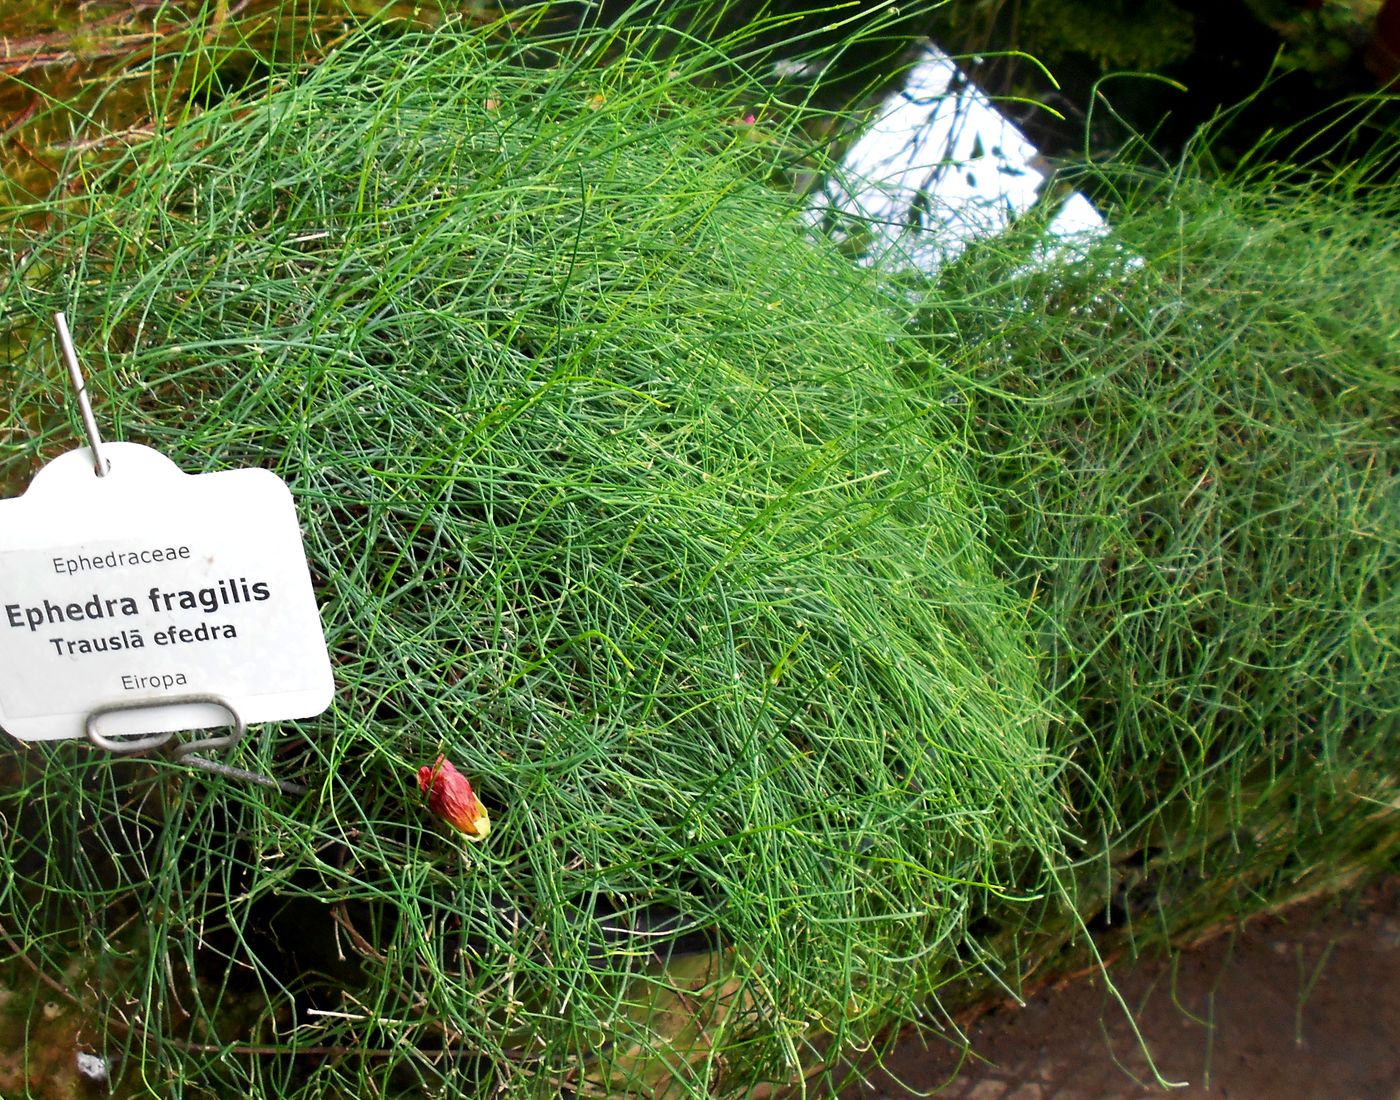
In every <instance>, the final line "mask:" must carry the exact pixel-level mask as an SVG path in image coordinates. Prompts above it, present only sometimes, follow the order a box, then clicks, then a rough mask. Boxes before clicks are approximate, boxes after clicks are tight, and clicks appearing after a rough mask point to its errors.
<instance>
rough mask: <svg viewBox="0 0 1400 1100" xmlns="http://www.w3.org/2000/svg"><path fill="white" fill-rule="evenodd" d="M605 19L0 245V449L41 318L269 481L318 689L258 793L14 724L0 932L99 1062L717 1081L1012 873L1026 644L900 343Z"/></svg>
mask: <svg viewBox="0 0 1400 1100" xmlns="http://www.w3.org/2000/svg"><path fill="white" fill-rule="evenodd" d="M608 44H609V45H610V46H613V47H615V46H616V45H617V43H616V42H611V43H608ZM601 45H602V43H600V42H599V41H595V40H593V39H590V38H588V37H587V36H580V37H577V38H573V39H569V40H567V41H565V42H561V43H551V42H550V41H548V40H545V39H533V40H530V41H528V42H524V43H521V44H520V45H519V46H517V47H515V48H513V49H512V48H509V47H504V48H503V47H502V45H501V43H500V42H499V41H493V40H492V39H490V38H489V37H488V36H487V35H486V34H485V33H483V32H461V31H456V30H452V29H444V30H440V31H438V32H437V33H435V34H432V35H422V36H420V35H407V36H404V37H401V38H398V39H395V40H393V41H390V42H373V41H360V42H358V43H355V44H352V45H351V46H348V47H346V48H344V49H342V50H340V51H338V52H336V53H334V54H332V55H331V56H330V58H329V59H328V60H327V61H326V62H324V63H323V64H322V65H321V66H320V67H319V68H317V69H316V70H314V71H313V72H310V73H309V74H301V75H298V76H297V77H296V78H295V79H292V80H290V81H289V82H288V83H286V84H285V85H284V86H281V87H277V88H274V89H273V90H272V91H271V92H270V93H269V94H267V95H266V96H265V97H250V98H249V99H247V100H244V101H229V102H226V103H224V104H221V105H218V106H215V107H213V108H211V109H209V110H207V111H205V112H203V113H200V114H197V115H195V116H193V117H191V118H190V119H188V120H187V121H185V122H184V123H182V124H180V125H178V126H175V127H173V128H171V129H169V130H167V131H165V132H161V133H158V134H157V135H155V136H153V137H151V138H150V139H148V140H142V141H139V142H138V143H136V144H135V145H133V146H132V147H131V148H130V149H129V150H128V151H127V152H126V153H125V154H124V155H123V156H122V157H121V158H120V160H119V161H118V162H117V163H115V164H113V163H110V162H98V164H99V167H98V168H94V169H92V170H91V171H92V172H93V173H95V174H94V175H93V176H92V177H91V178H89V179H88V180H87V187H86V189H85V191H84V192H83V193H82V194H80V195H78V196H76V197H75V196H73V195H70V194H65V193H60V194H59V195H58V196H57V198H56V199H55V200H54V201H53V202H52V203H51V204H49V205H47V206H45V207H43V208H42V209H39V210H28V211H24V212H22V216H21V217H20V218H17V219H16V223H15V224H14V225H13V226H12V227H11V229H12V232H13V233H14V234H16V235H17V239H20V240H21V241H22V244H21V245H20V247H18V248H17V249H16V250H15V251H14V253H13V259H12V263H11V266H10V269H9V270H8V271H7V272H6V273H5V276H4V280H3V287H2V288H0V310H2V311H3V315H4V318H5V331H6V334H7V337H8V340H9V342H10V352H11V359H12V362H13V363H14V370H15V371H16V375H17V382H16V384H15V387H14V390H13V393H12V395H11V401H12V406H13V411H14V413H15V415H16V417H17V418H19V419H20V420H21V421H22V422H23V423H25V424H26V426H27V429H28V430H27V433H26V434H25V436H24V437H23V438H22V439H14V440H11V442H10V444H9V445H8V448H7V451H6V453H5V454H4V456H3V458H4V461H5V463H6V468H5V469H6V473H7V475H8V476H10V477H11V478H12V479H17V478H19V477H21V476H22V475H23V474H24V473H25V472H27V471H28V470H29V469H30V468H32V466H33V465H34V464H35V463H36V462H37V461H38V460H39V458H41V457H42V456H51V455H52V454H54V453H56V452H57V451H59V450H63V449H66V448H67V447H69V446H70V445H71V440H72V438H73V436H72V429H71V426H70V424H69V423H68V422H67V421H66V419H65V418H63V417H61V416H55V415H54V411H53V407H52V403H53V401H54V388H53V384H52V381H51V380H52V377H53V374H52V372H53V370H54V369H55V365H56V358H55V353H54V348H53V346H52V342H51V339H50V337H49V335H48V326H49V320H48V318H49V315H50V313H51V312H52V311H53V310H55V309H57V308H66V309H67V310H68V312H69V315H70V317H71V318H72V319H73V321H74V323H75V325H76V326H77V328H78V329H79V331H80V332H81V333H82V340H81V342H82V343H83V345H84V346H85V347H86V349H87V362H88V366H89V368H90V371H91V373H92V375H93V380H92V382H93V389H94V390H95V392H96V393H98V394H99V395H100V397H99V405H100V408H101V410H102V414H103V416H104V419H106V420H107V421H108V422H109V423H110V425H111V430H112V434H113V435H115V436H116V437H118V438H121V439H125V440H128V441H135V442H142V443H147V444H149V445H151V446H154V447H156V448H158V449H160V450H161V451H163V452H164V453H166V454H167V455H169V456H170V457H171V458H173V459H174V460H175V461H176V462H177V463H179V464H180V465H181V466H182V467H183V468H185V469H186V470H188V471H190V472H198V471H202V470H214V469H223V468H229V467H240V466H246V465H257V466H265V467H268V468H271V469H274V470H276V471H278V472H279V473H281V474H282V475H283V476H284V477H285V478H286V479H287V481H288V482H289V483H290V485H291V487H292V490H293V493H294V495H295V498H296V500H297V503H298V508H299V512H300V515H301V518H302V522H303V525H304V531H305V540H306V545H307V550H308V554H309V558H310V564H311V569H312V573H313V577H314V579H315V582H316V585H317V588H318V593H319V596H320V599H321V603H322V612H323V618H324V621H325V625H326V630H327V636H328V640H329V644H330V647H331V651H332V655H333V662H334V666H335V672H336V679H337V685H338V688H337V692H336V697H335V701H334V704H333V706H332V708H331V710H330V711H329V712H327V714H326V715H324V716H323V717H321V718H319V719H316V720H311V721H306V722H303V723H299V724H295V725H286V726H282V727H265V728H263V729H262V730H260V731H258V732H257V734H256V736H254V737H252V738H250V739H249V741H248V742H245V744H244V746H242V747H241V748H240V754H241V756H240V762H241V763H243V764H244V765H247V766H251V767H254V768H260V769H264V770H268V771H273V772H276V773H277V774H279V775H282V776H286V777H289V778H294V779H299V780H301V781H302V782H305V783H307V784H308V785H310V786H311V787H312V792H311V794H310V795H308V796H306V797H305V798H302V799H300V800H298V799H295V798H288V797H287V796H285V795H281V794H277V793H274V792H268V791H265V790H261V789H255V788H247V787H241V786H238V785H237V784H232V783H225V782H222V781H218V780H214V781H211V780H209V779H208V778H207V777H205V776H202V775H196V774H190V773H187V772H185V771H183V770H181V769H180V768H178V767H176V766H172V765H170V764H166V763H162V762H159V761H154V762H149V763H147V762H136V763H131V764H127V765H123V766H122V767H121V768H114V767H113V766H112V764H111V763H110V762H109V761H107V760H104V759H101V758H99V757H96V756H94V755H93V754H92V753H91V751H90V750H89V749H88V748H87V747H86V746H80V745H75V744H64V745H59V746H57V747H46V748H43V749H30V750H28V751H27V752H19V753H18V755H14V754H16V752H17V750H14V749H10V750H7V751H8V752H9V753H10V754H11V755H12V757H13V759H14V760H15V761H16V763H15V765H14V770H15V772H16V773H17V778H16V780H15V782H14V784H13V785H12V786H10V787H9V788H8V789H7V790H6V791H5V794H4V804H3V809H4V813H5V814H6V815H7V820H9V821H11V822H12V824H13V825H14V826H15V827H12V828H11V829H10V830H9V831H8V832H7V833H6V834H5V839H4V847H3V851H0V860H3V862H4V863H5V865H6V868H7V870H8V871H9V874H7V875H6V877H5V880H4V883H5V884H4V886H3V888H0V924H3V925H4V927H5V928H6V929H8V933H7V934H8V935H10V936H11V937H12V938H13V941H14V944H15V945H16V946H17V947H18V948H19V949H21V950H23V952H24V953H25V954H26V955H27V956H28V957H29V958H30V960H31V961H32V962H34V963H35V964H36V965H38V966H39V967H40V969H41V970H42V971H43V972H45V973H48V974H51V975H52V974H65V973H68V971H67V970H66V969H65V968H66V967H68V966H69V965H70V960H74V959H77V960H87V963H82V964H79V965H83V966H84V967H85V969H84V979H83V982H82V983H80V987H81V988H83V989H85V990H88V991H90V993H89V994H85V995H84V998H83V999H84V1001H85V1006H86V1007H87V1008H88V1009H89V1010H90V1011H91V1012H92V1013H93V1014H94V1016H95V1018H96V1019H97V1020H98V1021H99V1022H100V1024H101V1025H102V1026H105V1042H106V1044H107V1047H106V1049H107V1050H108V1052H111V1053H115V1054H119V1055H121V1061H120V1063H119V1066H120V1069H121V1072H122V1073H123V1074H124V1079H125V1081H126V1082H127V1084H128V1086H134V1085H136V1084H139V1086H140V1087H141V1088H143V1089H149V1090H150V1091H152V1092H155V1093H158V1094H160V1095H163V1096H194V1095H206V1094H214V1095H221V1096H227V1095H230V1094H232V1093H233V1092H234V1091H237V1092H239V1093H243V1094H247V1095H251V1096H260V1097H264V1096H265V1097H273V1096H276V1097H310V1096H333V1095H334V1096H339V1095H347V1096H348V1095H370V1094H371V1093H373V1094H375V1095H386V1096H387V1095H421V1094H422V1093H423V1092H424V1091H425V1090H426V1091H428V1092H431V1093H434V1094H436V1093H437V1092H439V1091H440V1090H446V1092H447V1093H450V1094H455V1095H465V1096H476V1095H486V1094H487V1093H488V1092H490V1093H491V1094H492V1095H553V1094H554V1093H555V1092H556V1091H559V1090H561V1089H573V1090H577V1091H578V1092H581V1093H597V1094H607V1095H612V1094H618V1093H620V1092H623V1091H626V1090H631V1091H632V1092H634V1093H636V1094H644V1095H661V1094H663V1093H666V1092H670V1093H671V1094H676V1095H681V1094H684V1095H695V1096H700V1095H704V1096H710V1095H731V1094H733V1095H739V1094H742V1093H745V1092H746V1091H747V1090H748V1089H749V1088H750V1087H751V1086H752V1085H753V1084H754V1083H755V1082H758V1081H763V1080H779V1081H786V1080H790V1079H792V1078H793V1077H795V1076H796V1075H798V1074H799V1073H800V1072H801V1071H802V1070H803V1068H804V1066H805V1065H806V1064H807V1063H808V1062H810V1060H811V1059H812V1057H813V1052H814V1051H823V1050H826V1049H829V1048H831V1047H833V1046H834V1047H836V1048H846V1047H849V1046H851V1045H853V1044H856V1043H864V1042H867V1041H869V1040H871V1039H872V1038H873V1037H875V1036H876V1035H877V1034H879V1033H881V1032H882V1031H883V1030H885V1029H887V1028H888V1027H889V1026H890V1025H891V1024H894V1023H897V1022H898V1021H899V1020H901V1019H903V1018H905V1017H907V1016H910V1015H913V1014H914V1013H916V1012H918V1011H919V1010H920V1009H921V1007H922V1005H923V1004H924V999H925V997H926V996H927V994H928V993H929V992H930V990H931V989H932V988H933V987H934V986H935V985H936V983H937V982H939V981H941V980H944V979H945V978H946V976H947V975H948V974H949V973H951V972H953V971H955V970H956V969H958V968H959V967H970V966H973V965H975V964H976V963H977V962H978V960H979V958H980V956H979V953H978V946H977V943H976V941H975V939H974V938H973V937H972V936H971V935H970V934H969V925H970V923H971V922H972V920H973V919H974V918H976V917H978V916H979V915H980V914H982V913H984V912H986V911H987V910H988V909H989V908H991V907H995V906H1005V905H1008V904H1014V900H1015V899H1014V897H1013V896H1012V895H1013V892H1015V891H1030V892H1034V891H1036V890H1038V889H1041V888H1042V887H1043V886H1044V883H1042V881H1041V876H1042V875H1043V874H1044V868H1045V867H1046V866H1047V865H1048V863H1049V856H1050V855H1051V853H1052V852H1053V851H1054V848H1055V845H1056V843H1057V830H1058V827H1059V814H1058V810H1057V795H1056V791H1055V787H1054V783H1055V769H1054V767H1053V761H1052V759H1051V757H1050V756H1049V755H1048V754H1047V752H1046V749H1045V744H1044V730H1045V708H1044V704H1043V700H1042V696H1041V693H1040V690H1039V687H1038V685H1037V681H1036V678H1035V668H1034V663H1033V660H1032V658H1031V654H1030V640H1029V637H1028V633H1027V631H1026V629H1025V624H1024V621H1023V618H1022V617H1021V616H1019V615H1018V614H1017V613H1016V611H1015V609H1014V606H1013V604H1012V603H1011V601H1010V600H1009V598H1008V594H1007V592H1006V590H1005V589H1004V586H1003V585H1002V584H1001V583H1000V582H998V581H997V580H995V579H994V576H993V572H992V568H991V565H990V560H989V558H988V555H987V554H986V552H985V550H984V547H983V545H982V543H981V541H980V539H979V531H978V522H979V521H978V518H977V517H978V516H979V515H980V509H979V507H978V506H977V502H976V498H975V493H974V490H973V489H972V488H971V487H970V486H969V484H968V483H967V480H966V477H965V468H964V466H963V465H962V461H961V458H960V457H959V456H958V455H957V453H956V452H955V451H954V449H953V447H954V443H955V436H954V435H953V434H952V432H951V430H950V427H949V422H948V420H947V418H946V417H945V416H944V415H942V414H940V413H938V412H937V411H936V410H931V409H929V408H926V407H924V406H923V405H922V404H921V403H919V402H917V401H915V400H912V399H911V398H910V396H909V395H908V393H907V392H906V389H905V387H904V386H903V385H902V384H901V382H900V380H899V379H898V378H897V377H896V369H897V367H898V366H899V364H900V363H901V362H902V361H903V360H904V359H907V358H909V357H910V356H912V355H913V354H914V348H913V345H912V344H911V343H910V341H909V340H908V337H907V334H906V333H905V332H904V331H903V330H902V329H901V327H900V324H899V321H898V318H897V317H896V316H895V314H894V311H892V310H891V309H890V308H889V302H888V300H887V299H885V298H884V297H883V296H882V292H881V290H880V288H879V284H878V281H877V279H876V277H875V276H874V275H873V274H872V273H870V272H868V271H863V270H861V269H859V268H857V267H855V266H853V265H851V264H850V263H849V262H848V261H846V260H845V259H843V258H842V257H840V256H839V255H837V254H836V252H835V250H834V249H833V248H831V247H828V246H822V245H818V244H814V243H813V242H812V241H811V240H810V239H809V238H808V236H807V235H806V233H805V232H804V230H803V228H802V223H801V221H800V219H799V218H798V217H797V213H796V210H795V208H794V200H792V199H790V198H787V197H784V196H783V195H782V194H781V193H780V192H778V191H777V190H775V189H772V188H769V187H766V186H764V185H763V184H762V183H760V182H758V181H759V180H760V179H761V178H763V177H765V176H766V175H768V174H770V173H771V172H772V171H774V169H775V167H776V164H775V157H776V156H777V155H778V154H777V150H778V148H779V145H778V143H776V142H774V141H772V140H771V135H769V134H766V133H765V132H764V130H763V128H762V125H761V124H754V123H752V122H748V121H745V120H744V119H743V117H742V114H741V108H742V106H743V105H744V104H745V103H747V102H751V101H752V100H751V95H752V89H750V88H740V89H737V90H733V91H728V92H726V91H703V90H701V85H700V83H699V82H698V81H697V79H696V77H697V74H700V73H703V72H705V71H707V69H708V67H709V66H710V65H711V63H712V59H711V57H710V56H709V55H707V54H705V53H703V52H696V53H694V54H692V55H689V56H688V57H680V58H678V57H674V56H673V57H671V58H669V59H667V60H666V61H664V62H662V61H653V60H651V59H649V58H648V57H647V56H645V55H638V54H630V53H628V52H627V51H626V50H625V49H624V50H621V51H620V52H618V53H617V54H616V56H615V57H614V58H613V59H612V60H607V61H602V60H601V56H602V55H601ZM600 62H601V63H600ZM37 215H42V217H43V221H42V224H41V227H40V228H38V229H33V228H27V229H26V228H24V227H26V226H30V227H32V226H33V225H34V224H35V222H36V220H37ZM439 753H444V754H446V755H447V756H448V758H449V759H450V760H452V761H453V762H454V763H455V764H456V765H457V766H458V767H459V768H460V769H461V770H462V771H463V772H465V773H466V774H467V775H469V776H470V777H471V779H472V780H473V781H474V783H475V785H476V787H477V789H478V792H479V794H480V796H481V798H482V799H483V801H484V802H485V804H486V805H487V807H488V808H489V810H490V811H491V814H492V817H493V821H494V828H493V830H492V833H491V835H490V837H489V839H488V840H487V841H486V842H485V843H483V844H481V845H478V846H470V845H467V844H465V843H464V842H463V841H462V840H461V839H460V838H458V837H455V836H452V835H448V834H447V833H446V832H445V831H444V829H443V828H442V826H441V825H440V824H439V823H437V822H435V821H434V820H433V819H432V818H431V817H430V816H429V815H428V814H427V813H426V811H425V808H424V806H423V805H422V803H421V800H420V797H419V795H418V792H417V790H416V787H415V783H414V777H415V770H416V769H417V768H418V767H419V766H420V765H423V764H427V763H431V762H432V760H433V759H434V758H435V757H436V756H437V754H439ZM687 952H690V953H692V955H693V958H698V959H699V960H701V962H700V963H699V964H696V963H694V962H693V961H692V962H689V963H687V962H685V961H684V960H683V959H682V958H681V956H682V955H683V954H685V953H687ZM94 960H95V961H94ZM678 1021H679V1022H678ZM492 1090H497V1091H494V1092H493V1091H492Z"/></svg>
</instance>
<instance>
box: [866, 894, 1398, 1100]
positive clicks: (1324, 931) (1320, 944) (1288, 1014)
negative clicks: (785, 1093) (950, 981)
mask: <svg viewBox="0 0 1400 1100" xmlns="http://www.w3.org/2000/svg"><path fill="white" fill-rule="evenodd" d="M1113 977H1114V980H1115V981H1116V982H1117V984H1118V988H1119V991H1120V992H1121V993H1122V994H1123V997H1124V999H1125V1000H1126V1001H1127V1003H1128V1004H1129V1005H1130V1006H1132V1007H1133V1009H1134V1014H1135V1015H1136V1017H1137V1019H1138V1024H1139V1027H1140V1028H1141V1030H1142V1034H1143V1036H1144V1037H1145V1039H1146V1040H1147V1044H1148V1047H1149V1048H1150V1050H1151V1051H1152V1054H1153V1057H1154V1058H1155V1060H1156V1063H1157V1068H1158V1070H1159V1071H1160V1072H1161V1074H1162V1076H1163V1077H1164V1078H1166V1079H1167V1080H1169V1081H1176V1082H1187V1083H1188V1084H1187V1087H1184V1088H1178V1089H1173V1090H1172V1091H1171V1092H1170V1093H1167V1092H1166V1091H1164V1090H1163V1089H1161V1088H1160V1087H1156V1086H1153V1085H1152V1084H1151V1083H1150V1082H1151V1073H1150V1071H1149V1069H1148V1067H1147V1062H1146V1059H1145V1058H1144V1056H1143V1054H1142V1052H1141V1050H1140V1049H1139V1047H1138V1044H1137V1042H1136V1040H1135V1039H1134V1038H1133V1035H1132V1031H1131V1029H1130V1027H1129V1025H1128V1022H1127V1020H1126V1019H1125V1017H1124V1014H1123V1012H1122V1010H1121V1009H1120V1008H1119V1007H1118V1005H1117V1004H1116V1002H1114V1000H1113V999H1112V997H1111V996H1110V995H1109V994H1108V993H1107V991H1106V990H1105V988H1104V985H1103V982H1102V980H1100V979H1097V978H1094V979H1089V978H1085V979H1082V980H1080V981H1077V982H1071V983H1062V984H1060V985H1058V986H1051V987H1050V988H1048V989H1046V990H1044V991H1043V992H1041V993H1040V994H1039V995H1038V996H1036V997H1034V998H1033V999H1032V1000H1031V1001H1030V1002H1029V1003H1028V1004H1027V1005H1026V1007H1025V1008H1024V1009H1016V1008H1011V1009H998V1010H996V1011H994V1012H992V1013H989V1014H987V1015H985V1016H983V1017H982V1018H981V1019H980V1020H979V1021H978V1022H977V1023H976V1024H974V1025H973V1026H972V1028H971V1031H970V1033H969V1036H970V1038H971V1040H972V1052H973V1053H972V1054H971V1055H969V1060H968V1061H967V1062H966V1064H965V1065H964V1066H963V1068H962V1072H961V1073H956V1070H957V1066H958V1061H959V1052H958V1051H957V1050H956V1049H949V1048H948V1047H946V1046H943V1047H941V1048H940V1047H939V1046H938V1045H936V1044H937V1040H932V1041H931V1042H930V1044H929V1046H928V1047H925V1045H924V1044H922V1043H920V1042H919V1041H918V1040H917V1039H908V1038H907V1039H905V1040H904V1041H903V1042H902V1043H901V1045H900V1046H899V1048H898V1049H897V1051H896V1052H895V1054H894V1055H893V1057H892V1058H891V1059H890V1061H889V1070H890V1071H891V1072H892V1074H893V1076H891V1073H880V1074H876V1075H874V1076H872V1078H871V1080H870V1083H869V1085H868V1086H866V1087H864V1088H859V1087H858V1088H855V1089H851V1090H848V1091H847V1092H846V1093H844V1094H843V1100H902V1098H905V1097H912V1096H918V1095H921V1094H926V1093H927V1092H928V1091H929V1090H933V1089H938V1088H939V1087H940V1086H944V1085H945V1084H946V1087H944V1088H943V1089H942V1091H939V1092H938V1093H937V1095H938V1096H939V1097H946V1098H948V1100H1137V1098H1140V1097H1151V1096H1165V1095H1171V1096H1172V1097H1174V1098H1178V1100H1194V1098H1197V1097H1210V1098H1215V1100H1400V878H1392V879H1390V880H1388V881H1386V882H1383V883H1381V884H1380V885H1378V886H1376V887H1373V888H1372V889H1370V890H1368V891H1366V892H1364V893H1362V894H1359V895H1356V896H1354V897H1350V898H1347V899H1338V900H1332V901H1328V902H1320V903H1312V904H1309V905H1305V906H1302V907H1299V908H1295V909H1292V910H1290V911H1288V912H1287V913H1285V914H1283V915H1282V916H1278V917H1270V918H1258V919H1255V920H1252V921H1249V922H1248V923H1247V924H1246V925H1245V927H1244V928H1243V929H1241V930H1238V931H1236V932H1233V933H1226V934H1225V935H1223V936H1221V937H1219V938H1217V939H1215V940H1213V941H1211V942H1210V943H1208V944H1206V945H1205V946H1203V947H1200V948H1198V949H1196V950H1192V951H1187V952H1183V953H1181V954H1179V955H1177V956H1176V957H1175V958H1163V957H1161V956H1157V957H1153V958H1143V959H1141V960H1139V961H1138V962H1136V963H1133V964H1122V965H1120V966H1118V967H1116V968H1115V969H1114V970H1113ZM955 1073H956V1078H955V1080H953V1081H952V1083H951V1084H947V1082H948V1081H949V1078H953V1077H954V1076H955ZM916 1090H917V1091H916Z"/></svg>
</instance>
